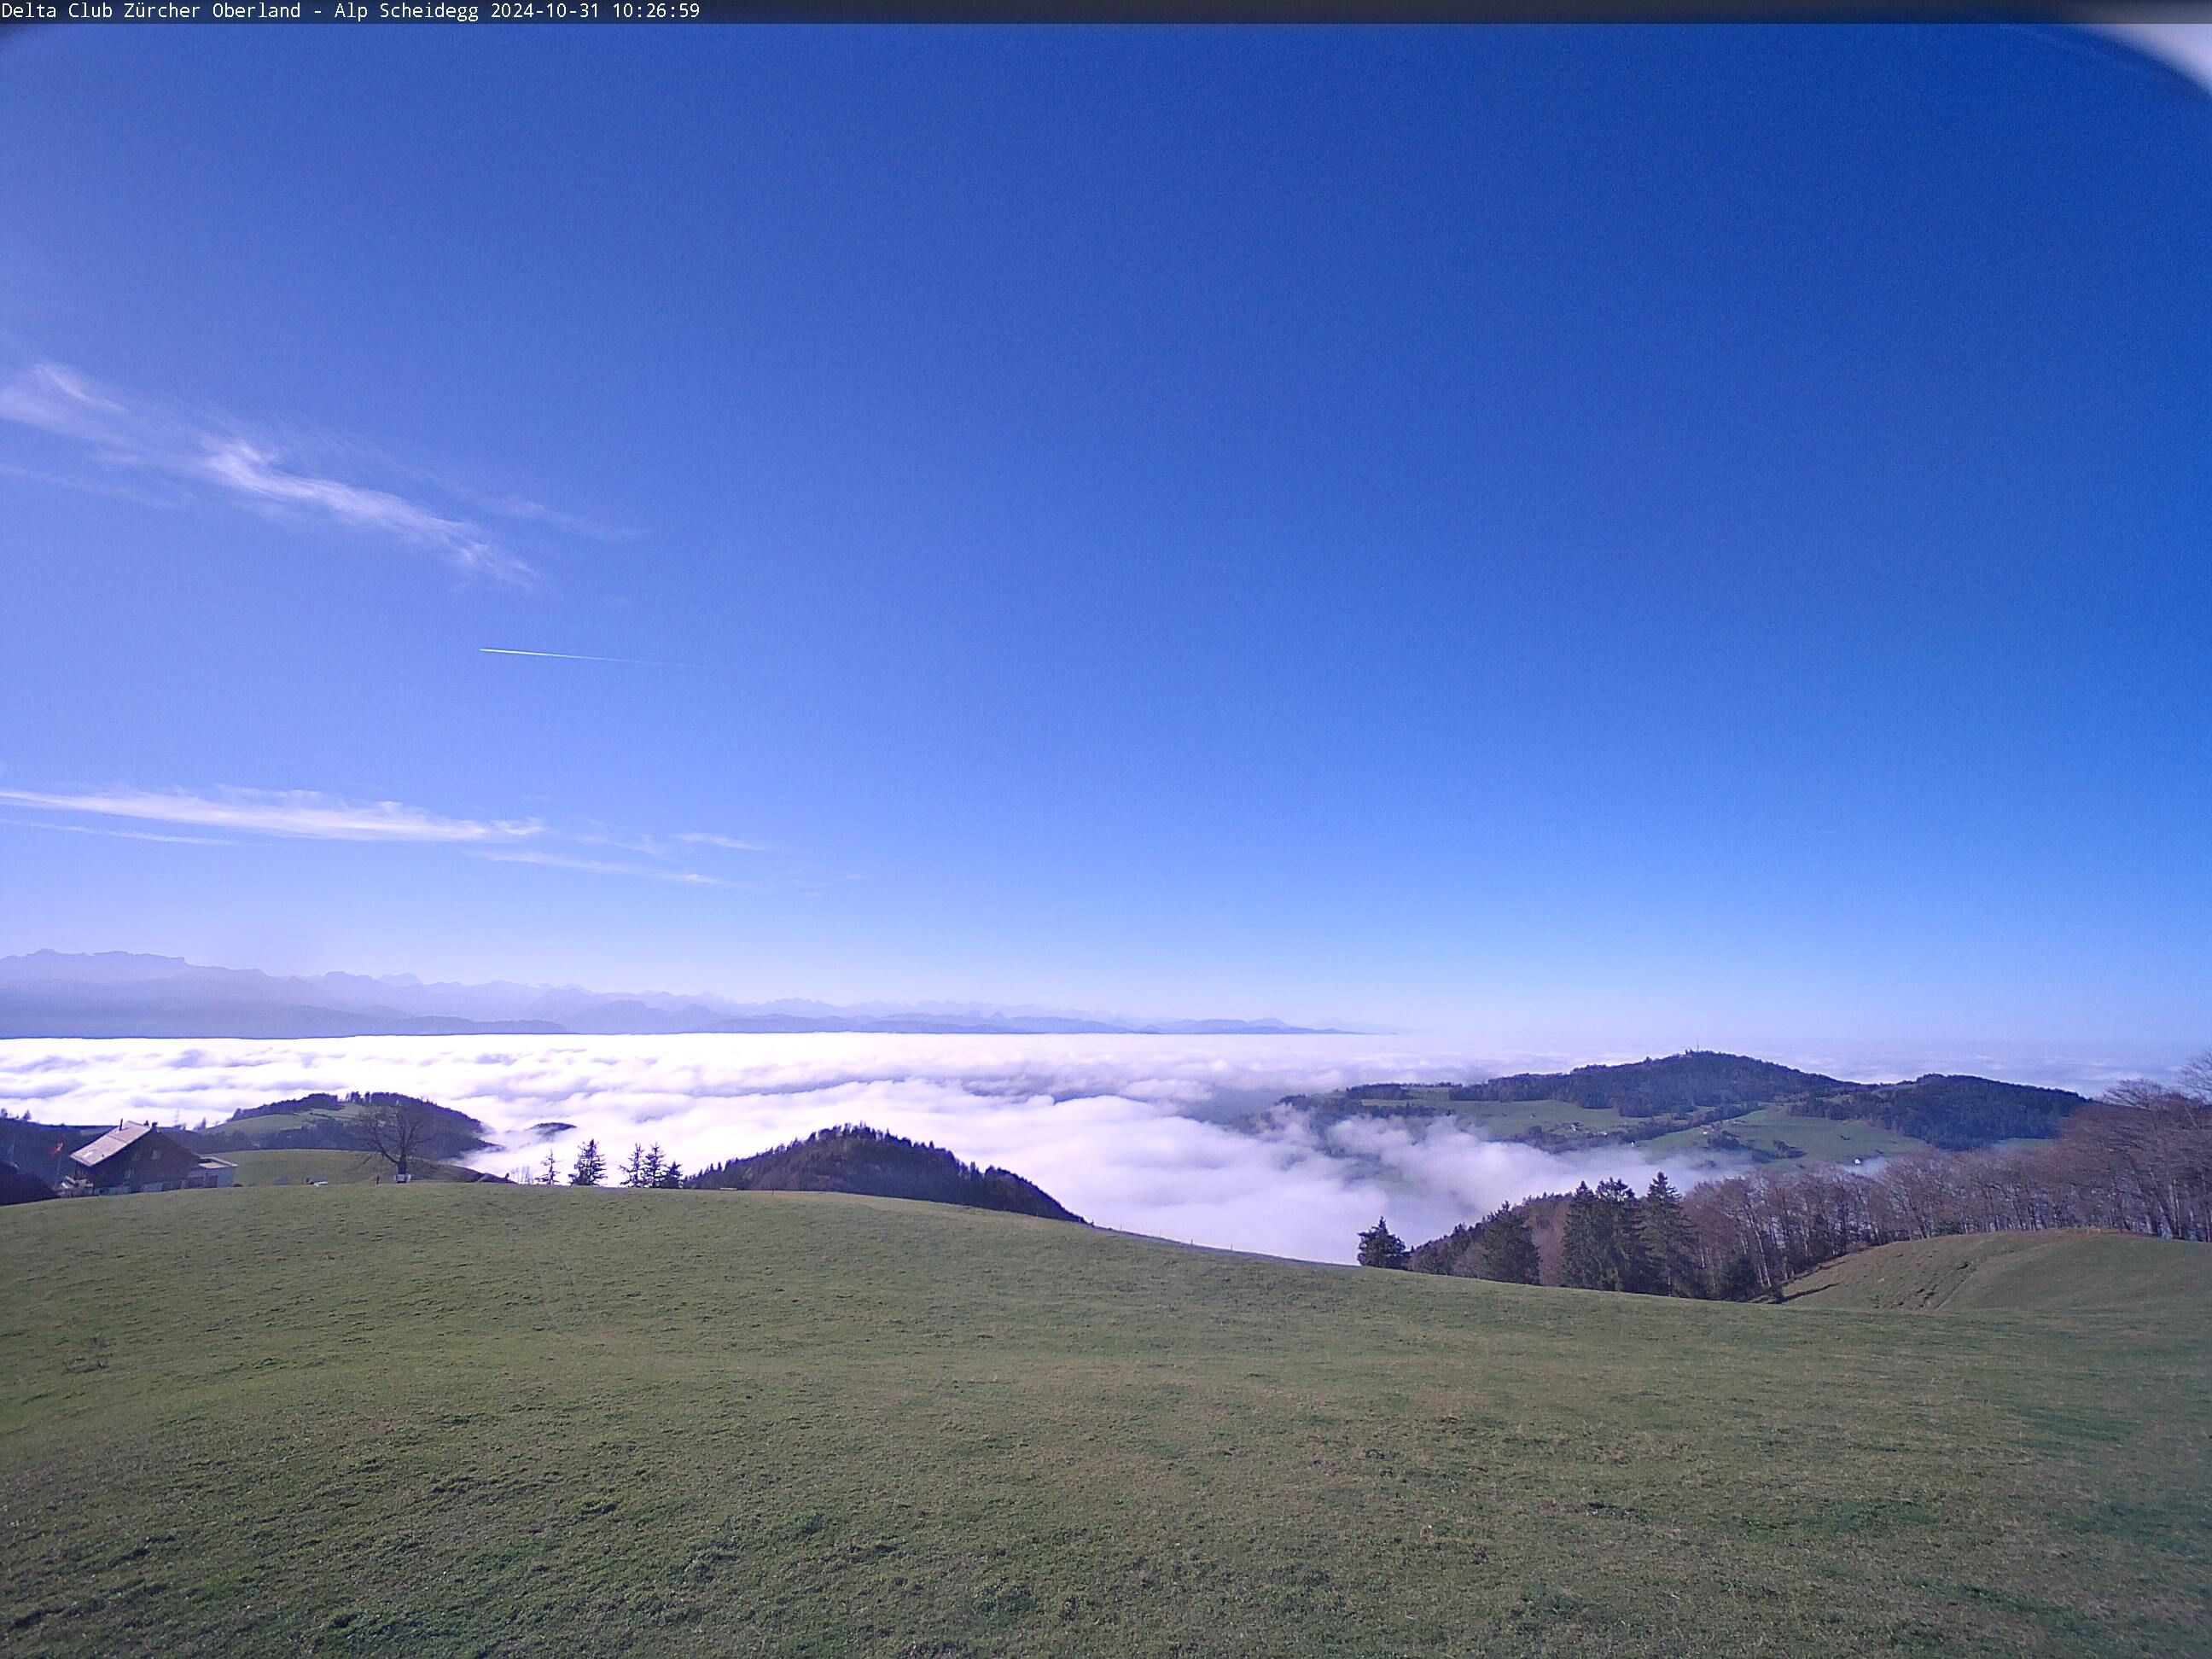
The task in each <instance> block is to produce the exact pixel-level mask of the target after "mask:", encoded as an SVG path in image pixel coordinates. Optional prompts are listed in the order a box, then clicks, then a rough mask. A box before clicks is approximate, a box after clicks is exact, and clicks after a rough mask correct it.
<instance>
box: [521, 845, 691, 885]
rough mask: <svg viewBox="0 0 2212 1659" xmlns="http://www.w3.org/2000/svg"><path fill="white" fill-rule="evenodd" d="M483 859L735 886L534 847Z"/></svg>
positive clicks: (684, 872)
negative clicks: (545, 850)
mask: <svg viewBox="0 0 2212 1659" xmlns="http://www.w3.org/2000/svg"><path fill="white" fill-rule="evenodd" d="M477 856H478V857H480V858H486V859H489V860H491V861H492V862H493V863H495V864H541V865H544V866H546V867H547V868H549V869H553V870H582V871H586V872H590V873H591V874H592V875H599V876H635V877H637V878H639V879H640V880H642V881H672V882H678V883H681V884H683V885H684V886H687V887H729V886H732V885H734V883H732V882H728V881H725V880H724V879H723V878H721V877H720V876H708V875H702V874H701V873H700V872H698V871H696V870H671V869H665V868H662V869H656V868H654V867H653V866H651V865H649V864H617V863H616V862H615V861H614V860H611V859H586V858H576V857H573V856H571V855H570V854H567V853H548V852H544V851H541V850H538V849H537V848H531V849H528V850H521V851H514V852H497V853H481V854H477Z"/></svg>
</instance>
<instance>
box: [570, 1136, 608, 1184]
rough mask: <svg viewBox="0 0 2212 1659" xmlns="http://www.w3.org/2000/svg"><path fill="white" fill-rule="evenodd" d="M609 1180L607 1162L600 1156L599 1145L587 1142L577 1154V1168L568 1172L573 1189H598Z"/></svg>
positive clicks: (596, 1142) (590, 1141) (594, 1142)
mask: <svg viewBox="0 0 2212 1659" xmlns="http://www.w3.org/2000/svg"><path fill="white" fill-rule="evenodd" d="M606 1178H607V1161H606V1159H605V1158H602V1157H600V1156H599V1142H598V1141H596V1140H587V1141H586V1142H585V1143H584V1150H583V1151H582V1152H579V1153H577V1154H576V1167H575V1168H574V1170H570V1171H569V1172H568V1184H569V1185H570V1186H571V1187H596V1186H598V1185H599V1183H600V1182H602V1181H605V1179H606Z"/></svg>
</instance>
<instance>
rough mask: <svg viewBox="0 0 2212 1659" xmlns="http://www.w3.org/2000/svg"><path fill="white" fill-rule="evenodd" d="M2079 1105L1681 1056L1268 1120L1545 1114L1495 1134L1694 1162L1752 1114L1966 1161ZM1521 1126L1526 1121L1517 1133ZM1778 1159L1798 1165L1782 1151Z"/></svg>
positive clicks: (2049, 1095)
mask: <svg viewBox="0 0 2212 1659" xmlns="http://www.w3.org/2000/svg"><path fill="white" fill-rule="evenodd" d="M2088 1104H2089V1101H2088V1100H2087V1097H2084V1096H2081V1095H2077V1094H2075V1093H2073V1092H2072V1091H2069V1090H2065V1089H2046V1088H2041V1087H2038V1086H2036V1085H2031V1084H2025V1083H2002V1082H1998V1081H1996V1080H1995V1079H1990V1078H1983V1077H1954V1076H1950V1075H1947V1074H1943V1073H1929V1075H1927V1076H1925V1077H1918V1078H1912V1079H1904V1080H1900V1081H1899V1082H1895V1083H1847V1082H1845V1081H1844V1080H1843V1079H1840V1078H1832V1077H1826V1076H1823V1075H1822V1074H1821V1073H1818V1072H1801V1071H1798V1070H1796V1069H1795V1068H1794V1067H1791V1066H1779V1065H1777V1064H1775V1063H1774V1062H1773V1061H1771V1060H1754V1059H1753V1058H1751V1057H1750V1056H1748V1055H1745V1054H1717V1053H1711V1052H1708V1051H1704V1050H1699V1049H1694V1048H1693V1049H1691V1050H1689V1051H1688V1052H1686V1053H1684V1054H1668V1055H1667V1056H1665V1057H1664V1058H1663V1059H1658V1060H1636V1061H1632V1062H1631V1063H1629V1064H1627V1065H1620V1066H1577V1068H1576V1069H1575V1070H1573V1071H1571V1072H1523V1073H1515V1074H1514V1075H1512V1076H1510V1077H1498V1078H1491V1079H1487V1080H1486V1081H1484V1082H1480V1083H1369V1084H1362V1085H1358V1086H1357V1087H1354V1088H1350V1089H1340V1090H1336V1091H1331V1092H1329V1093H1326V1094H1310V1095H1289V1096H1285V1097H1284V1098H1283V1099H1282V1100H1281V1101H1280V1102H1279V1103H1277V1106H1276V1111H1277V1112H1289V1113H1294V1114H1297V1115H1304V1116H1305V1117H1308V1118H1310V1119H1311V1120H1313V1121H1316V1122H1319V1123H1329V1122H1335V1121H1341V1120H1343V1119H1346V1118H1354V1117H1389V1118H1416V1119H1426V1118H1442V1117H1462V1118H1467V1119H1470V1120H1474V1121H1494V1120H1497V1119H1500V1118H1510V1117H1512V1116H1513V1115H1514V1114H1513V1112H1511V1111H1509V1110H1507V1109H1509V1108H1515V1109H1517V1108H1526V1107H1534V1108H1539V1109H1542V1108H1555V1109H1556V1110H1552V1111H1550V1112H1549V1113H1548V1114H1547V1113H1546V1112H1543V1111H1541V1110H1540V1111H1538V1112H1536V1113H1534V1114H1531V1113H1529V1112H1526V1111H1523V1112H1521V1113H1520V1115H1519V1116H1520V1119H1521V1120H1522V1124H1521V1127H1515V1128H1513V1129H1510V1130H1506V1131H1503V1132H1502V1133H1506V1134H1509V1135H1510V1137H1511V1138H1512V1139H1519V1140H1524V1141H1527V1142H1528V1143H1529V1144H1531V1145H1533V1146H1542V1147H1545V1148H1547V1150H1550V1151H1553V1152H1578V1151H1585V1150H1588V1149H1589V1148H1592V1147H1595V1146H1607V1145H1638V1146H1650V1147H1654V1148H1656V1149H1657V1150H1659V1151H1661V1152H1669V1153H1674V1154H1677V1155H1679V1154H1680V1153H1682V1152H1683V1151H1684V1150H1685V1148H1684V1146H1683V1144H1682V1141H1683V1137H1685V1136H1686V1135H1689V1134H1692V1133H1697V1134H1699V1136H1700V1137H1701V1147H1700V1150H1702V1151H1703V1152H1732V1151H1748V1150H1750V1148H1749V1147H1748V1146H1747V1145H1746V1143H1744V1142H1743V1141H1742V1140H1741V1139H1739V1138H1738V1131H1739V1130H1740V1129H1741V1128H1742V1127H1744V1126H1746V1125H1747V1124H1748V1123H1750V1122H1752V1121H1753V1115H1754V1114H1757V1115H1760V1120H1761V1121H1763V1124H1764V1127H1766V1128H1768V1129H1770V1130H1771V1129H1772V1128H1773V1127H1774V1125H1775V1123H1776V1121H1777V1115H1779V1118H1780V1119H1782V1120H1790V1121H1797V1122H1802V1123H1804V1124H1806V1126H1807V1127H1806V1129H1805V1130H1804V1131H1803V1132H1800V1131H1799V1130H1797V1129H1796V1128H1794V1127H1793V1128H1791V1129H1790V1131H1789V1133H1791V1134H1793V1135H1799V1134H1801V1133H1802V1134H1803V1135H1809V1134H1810V1133H1811V1130H1812V1128H1813V1127H1814V1124H1815V1122H1816V1121H1820V1120H1826V1121H1827V1122H1831V1123H1861V1124H1865V1125H1868V1126H1870V1127H1875V1128H1879V1129H1882V1130H1886V1131H1888V1132H1890V1133H1893V1134H1895V1135H1898V1136H1901V1137H1905V1138H1907V1140H1908V1143H1909V1142H1914V1141H1917V1142H1919V1143H1923V1147H1924V1146H1935V1147H1940V1148H1942V1150H1944V1151H1946V1152H1966V1151H1971V1150H1972V1149H1974V1148H1976V1147H1981V1146H1991V1145H1994V1144H1995V1143H1996V1142H1998V1141H2001V1140H2039V1139H2050V1138H2051V1137H2052V1136H2054V1135H2056V1134H2057V1133H2058V1131H2059V1127H2060V1126H2061V1125H2062V1124H2063V1122H2064V1121H2065V1120H2066V1119H2067V1118H2068V1117H2069V1116H2071V1115H2073V1114H2074V1113H2075V1112H2077V1111H2079V1110H2081V1109H2082V1108H2083V1107H2085V1106H2087V1105H2088ZM1532 1116H1533V1117H1534V1118H1535V1119H1536V1120H1537V1121H1527V1120H1528V1119H1530V1118H1531V1117H1532ZM1778 1144H1779V1145H1781V1146H1784V1147H1787V1146H1788V1143H1787V1142H1781V1143H1778ZM1869 1150H1871V1151H1875V1152H1878V1151H1879V1150H1880V1148H1878V1147H1869ZM1893 1150H1894V1149H1893ZM1780 1155H1781V1156H1784V1157H1798V1156H1802V1152H1801V1151H1799V1150H1796V1149H1791V1150H1786V1151H1784V1152H1781V1153H1780ZM1753 1156H1757V1157H1762V1158H1763V1157H1766V1156H1769V1154H1767V1153H1765V1152H1754V1153H1753Z"/></svg>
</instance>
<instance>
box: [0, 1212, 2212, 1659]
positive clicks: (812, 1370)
mask: <svg viewBox="0 0 2212 1659" xmlns="http://www.w3.org/2000/svg"><path fill="white" fill-rule="evenodd" d="M2147 1248H2148V1249H2149V1250H2151V1251H2159V1250H2161V1249H2169V1248H2171V1247H2162V1246H2157V1245H2152V1246H2148V1247H2147ZM2148 1259H2149V1258H2148V1257H2147V1258H2146V1260H2148ZM0 1260H4V1261H6V1262H7V1264H8V1278H9V1291H10V1294H9V1297H8V1299H7V1300H6V1302H5V1304H0V1448H4V1451H5V1455H4V1457H0V1515H3V1516H5V1521H6V1526H7V1529H8V1530H7V1548H6V1549H5V1551H4V1552H0V1632H5V1638H6V1644H7V1647H8V1650H9V1653H10V1655H11V1656H13V1655H21V1656H26V1659H29V1656H38V1659H47V1656H64V1655H67V1656H94V1655H99V1656H105V1655H110V1654H115V1653H121V1652H143V1651H155V1650H158V1651H161V1652H163V1653H166V1654H179V1655H225V1656H229V1655H245V1656H253V1655H262V1654H270V1655H276V1654H287V1655H289V1654H298V1653H303V1652H307V1653H331V1654H339V1653H361V1654H401V1653H406V1654H420V1653H440V1654H447V1653H451V1654H481V1655H488V1656H509V1655H513V1656H520V1655H540V1654H542V1655H549V1656H550V1655H561V1656H575V1655H596V1654H612V1653H617V1652H620V1653H625V1654H632V1655H651V1656H659V1655H691V1654H700V1655H705V1654H717V1655H719V1654H730V1653H738V1654H753V1655H775V1656H793V1659H796V1656H800V1655H833V1654H834V1655H848V1654H852V1655H864V1656H883V1659H893V1656H909V1655H934V1656H949V1655H967V1656H983V1655H1014V1654H1022V1655H1028V1654H1042V1655H1064V1656H1070V1659H1075V1656H1093V1655H1097V1654H1102V1653H1110V1654H1114V1655H1116V1656H1121V1655H1128V1656H1155V1655H1157V1656H1166V1655H1170V1654H1180V1655H1185V1656H1212V1655H1223V1656H1231V1655H1233V1656H1239V1659H1242V1656H1246V1655H1252V1654H1265V1655H1270V1656H1284V1659H1296V1656H1308V1655H1312V1656H1320V1655H1328V1656H1377V1659H1380V1656H1414V1655H1420V1656H1427V1655H1447V1654H1468V1655H1472V1654H1475V1653H1481V1654H1484V1655H1489V1656H1501V1659H1503V1656H1540V1655H1541V1656H1555V1655H1556V1656H1566V1655H1582V1654H1605V1655H1608V1656H1613V1659H1623V1656H1662V1655H1664V1656H1668V1659H1673V1656H1677V1655H1680V1654H1684V1653H1698V1654H1700V1655H1713V1656H1734V1655H1752V1654H1761V1655H1771V1654H1790V1655H1792V1656H1808V1659H1809V1656H1874V1655H1884V1656H1893V1655H1900V1654H1915V1653H1917V1654H1942V1655H1945V1656H1963V1659H1998V1656H2002V1659H2013V1656H2016V1655H2022V1654H2027V1655H2043V1656H2054V1659H2055V1656H2062V1655H2063V1656H2106V1655H2110V1656H2115V1659H2117V1656H2121V1655H2144V1654H2161V1655H2163V1654H2179V1653H2183V1652H2192V1651H2195V1652H2201V1651H2203V1650H2205V1649H2206V1647H2207V1645H2208V1644H2212V1525H2208V1522H2209V1521H2212V1513H2208V1504H2207V1501H2206V1498H2205V1493H2206V1492H2207V1490H2208V1487H2212V1480H2209V1479H2208V1477H2212V1468H2208V1456H2209V1455H2212V1451H2208V1448H2212V1298H2208V1294H2207V1292H2208V1286H2207V1285H2206V1284H2205V1282H2204V1281H2203V1279H2202V1277H2201V1276H2197V1275H2194V1274H2193V1273H2191V1272H2189V1271H2186V1270H2184V1271H2181V1272H2180V1273H2179V1274H2178V1276H2175V1275H2169V1278H2170V1279H2171V1281H2172V1285H2174V1287H2175V1288H2176V1291H2177V1293H2178V1294H2183V1295H2185V1296H2186V1297H2189V1298H2191V1299H2190V1300H2189V1301H2188V1302H2187V1304H2186V1307H2187V1310H2188V1312H2189V1315H2190V1316H2179V1314H2178V1312H2177V1306H2176V1304H2170V1303H2161V1304H2159V1305H2157V1306H2155V1307H2154V1308H2152V1309H2150V1310H2148V1311H2146V1310H2143V1309H2142V1307H2141V1306H2139V1305H2138V1304H2136V1303H2135V1302H2133V1301H2132V1300H2129V1299H2123V1300H2122V1302H2121V1303H2120V1304H2119V1305H2118V1307H2117V1308H2104V1309H2100V1310H2097V1311H2096V1312H2095V1313H2094V1314H2093V1315H2090V1314H2085V1313H2082V1312H2080V1311H2077V1310H2069V1309H2055V1310H2050V1311H2047V1312H2044V1313H2040V1314H2025V1313H2012V1314H2007V1315H2004V1316H1991V1315H1987V1314H1975V1313H1970V1312H1962V1311H1954V1312H1951V1313H1948V1314H1947V1315H1946V1316H1943V1317H1941V1318H1930V1317H1924V1316H1916V1315H1910V1314H1902V1313H1852V1314H1843V1315H1833V1316H1823V1315H1820V1314H1817V1313H1814V1312H1812V1311H1809V1310H1812V1309H1814V1308H1816V1307H1817V1306H1818V1305H1819V1304H1818V1302H1817V1299H1813V1298H1807V1299H1802V1300H1801V1301H1800V1303H1798V1304H1795V1305H1796V1306H1797V1307H1801V1308H1804V1309H1806V1310H1808V1311H1804V1312H1798V1311H1793V1310H1792V1309H1791V1308H1787V1307H1785V1308H1777V1307H1773V1306H1771V1305H1767V1306H1737V1305H1728V1304H1702V1303H1686V1302H1679V1301H1667V1300H1662V1299H1656V1298H1647V1297H1621V1296H1605V1295H1599V1294H1591V1293H1583V1292H1577V1291H1545V1290H1538V1289H1531V1288H1524V1287H1516V1286H1502V1285H1487V1284H1483V1283H1479V1282H1475V1281H1470V1280H1463V1279H1440V1278H1436V1277H1431V1276H1430V1275H1426V1274H1418V1273H1376V1272H1360V1271H1358V1270H1353V1269H1339V1268H1326V1267H1308V1266H1301V1265H1297V1264H1292V1263H1287V1262H1281V1261H1267V1260H1262V1259H1256V1258H1251V1257H1242V1256H1236V1255H1225V1254H1219V1253H1215V1252H1208V1251H1201V1250H1194V1249H1183V1248H1180V1247H1176V1246H1173V1245H1170V1244H1166V1243H1160V1242H1158V1241H1153V1240H1146V1239H1139V1238H1133V1237H1126V1236H1121V1235H1116V1234H1110V1233H1102V1232H1098V1231H1094V1230H1090V1229H1085V1228H1078V1227H1071V1226H1066V1225H1057V1224H1053V1223H1048V1222H1045V1221H1041V1220H1036V1219H1033V1218H1028V1217H1023V1216H1015V1215H1006V1214H998V1213H992V1212H981V1211H975V1210H966V1209H957V1208H954V1207H951V1206H942V1205H928V1204H908V1203H900V1202H896V1201H893V1200H872V1199H858V1198H849V1197H843V1196H829V1195H817V1194H797V1193H763V1192H723V1193H714V1192H629V1191H619V1190H607V1189H578V1188H553V1189H548V1188H520V1187H501V1186H465V1185H458V1184H441V1183H422V1184H417V1185H415V1186H411V1187H405V1188H395V1187H391V1186H384V1187H374V1186H353V1187H337V1186H333V1187H330V1188H296V1187H295V1188H281V1189H280V1188H255V1189H246V1190H232V1191H228V1192H220V1193H183V1194H162V1195H159V1196H152V1197H138V1198H125V1199H115V1200H76V1201H68V1202H62V1203H51V1204H33V1205H23V1206H16V1207H15V1208H12V1209H9V1210H5V1211H0ZM2192 1260H2193V1258H2192Z"/></svg>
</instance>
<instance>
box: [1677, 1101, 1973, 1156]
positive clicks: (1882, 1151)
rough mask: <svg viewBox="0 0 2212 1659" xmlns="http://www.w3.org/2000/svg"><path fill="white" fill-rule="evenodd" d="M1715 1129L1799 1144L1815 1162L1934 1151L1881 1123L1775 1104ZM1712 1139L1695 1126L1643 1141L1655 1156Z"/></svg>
mask: <svg viewBox="0 0 2212 1659" xmlns="http://www.w3.org/2000/svg"><path fill="white" fill-rule="evenodd" d="M1712 1128H1713V1132H1714V1133H1715V1134H1717V1133H1719V1132H1720V1131H1722V1130H1723V1129H1725V1130H1727V1131H1728V1132H1729V1133H1730V1134H1732V1135H1734V1136H1735V1138H1736V1139H1738V1140H1740V1141H1741V1142H1742V1143H1743V1144H1744V1145H1745V1146H1752V1147H1756V1148H1758V1149H1759V1151H1761V1152H1775V1151H1777V1150H1778V1148H1779V1147H1780V1146H1784V1145H1785V1144H1786V1145H1788V1146H1795V1147H1796V1148H1798V1149H1799V1150H1800V1151H1801V1152H1803V1153H1804V1154H1805V1158H1806V1160H1807V1161H1808V1162H1810V1163H1815V1164H1844V1165H1849V1164H1850V1161H1851V1160H1852V1159H1853V1158H1900V1157H1903V1156H1904V1155H1905V1154H1906V1153H1908V1152H1929V1151H1930V1150H1932V1149H1931V1148H1930V1147H1929V1144H1928V1143H1927V1142H1926V1141H1924V1140H1921V1139H1917V1138H1916V1137H1914V1136H1912V1135H1907V1134H1899V1133H1898V1132H1897V1131H1896V1130H1894V1129H1885V1128H1883V1127H1881V1126H1880V1125H1879V1124H1874V1123H1861V1122H1857V1121H1852V1120H1850V1119H1842V1118H1828V1117H1799V1116H1797V1115H1795V1114H1793V1113H1790V1112H1787V1111H1784V1110H1783V1109H1781V1108H1779V1107H1774V1106H1761V1107H1759V1108H1758V1109H1755V1110H1753V1111H1748V1112H1746V1113H1745V1114H1744V1115H1742V1116H1741V1117H1732V1118H1729V1120H1727V1121H1725V1122H1723V1123H1716V1124H1714V1125H1713V1126H1712ZM1712 1138H1713V1137H1712V1135H1709V1134H1704V1133H1699V1131H1698V1130H1696V1129H1678V1130H1676V1131H1675V1132H1674V1133H1672V1134H1666V1135H1660V1136H1657V1137H1656V1138H1655V1139H1650V1140H1647V1141H1645V1142H1644V1143H1643V1151H1644V1154H1645V1155H1646V1156H1647V1157H1650V1158H1655V1159H1661V1160H1663V1159H1666V1158H1680V1157H1682V1156H1683V1155H1684V1154H1685V1153H1693V1152H1699V1151H1701V1150H1703V1149H1704V1148H1705V1147H1706V1146H1710V1145H1711V1141H1712Z"/></svg>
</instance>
